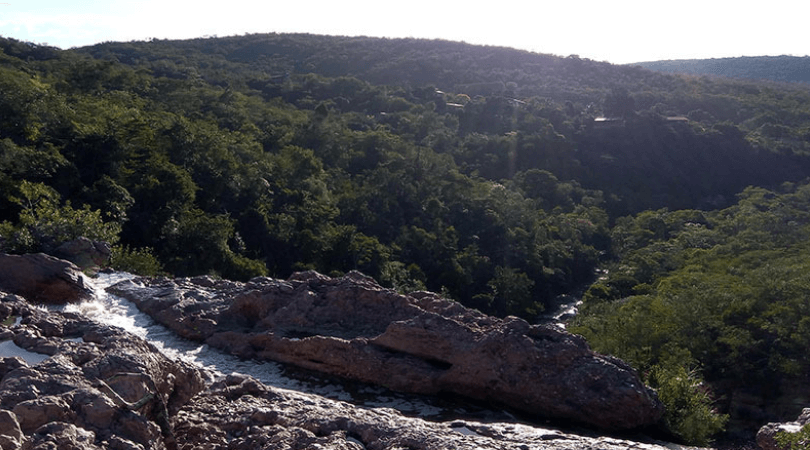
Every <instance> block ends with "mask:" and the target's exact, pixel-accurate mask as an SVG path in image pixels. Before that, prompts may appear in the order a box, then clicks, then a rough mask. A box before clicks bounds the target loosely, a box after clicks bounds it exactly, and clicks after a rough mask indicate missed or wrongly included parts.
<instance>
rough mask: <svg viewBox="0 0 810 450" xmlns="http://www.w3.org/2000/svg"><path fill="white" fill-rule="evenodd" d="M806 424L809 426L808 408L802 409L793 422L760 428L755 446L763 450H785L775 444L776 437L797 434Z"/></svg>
mask: <svg viewBox="0 0 810 450" xmlns="http://www.w3.org/2000/svg"><path fill="white" fill-rule="evenodd" d="M808 424H810V408H804V409H803V410H802V413H801V414H800V415H799V417H798V418H797V419H796V421H795V422H787V423H769V424H767V425H765V426H763V427H762V428H760V429H759V432H758V433H757V445H759V446H760V448H762V449H763V450H786V449H785V448H784V447H781V446H780V445H779V444H778V443H777V441H776V435H777V434H778V433H798V432H799V431H801V429H802V427H804V426H805V425H808ZM805 445H806V444H805Z"/></svg>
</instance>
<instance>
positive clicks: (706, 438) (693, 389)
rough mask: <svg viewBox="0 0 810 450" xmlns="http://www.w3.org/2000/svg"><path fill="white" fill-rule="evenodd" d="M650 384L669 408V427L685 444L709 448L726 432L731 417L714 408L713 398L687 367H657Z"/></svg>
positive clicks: (665, 418)
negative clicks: (725, 428) (719, 412)
mask: <svg viewBox="0 0 810 450" xmlns="http://www.w3.org/2000/svg"><path fill="white" fill-rule="evenodd" d="M648 382H649V383H650V385H651V386H653V387H654V388H655V389H656V391H657V392H658V398H659V399H660V400H661V402H662V403H663V404H664V407H665V408H666V410H665V411H666V412H665V416H664V422H665V424H666V426H667V428H668V429H669V430H670V431H671V432H672V433H673V434H674V435H675V436H677V437H679V438H680V439H682V440H683V442H686V443H689V444H690V445H697V446H708V445H709V444H710V443H711V437H712V436H714V435H716V434H717V433H718V432H720V431H722V430H723V427H724V426H725V423H726V421H727V420H728V416H726V415H721V414H717V412H716V411H714V410H713V409H712V407H713V401H712V398H711V397H710V396H709V394H708V393H707V391H706V388H705V386H703V385H702V381H701V380H700V378H699V377H698V376H697V374H695V373H694V372H690V371H687V370H686V369H685V368H684V367H683V366H676V367H661V366H654V367H653V368H652V369H651V371H650V379H649V380H648Z"/></svg>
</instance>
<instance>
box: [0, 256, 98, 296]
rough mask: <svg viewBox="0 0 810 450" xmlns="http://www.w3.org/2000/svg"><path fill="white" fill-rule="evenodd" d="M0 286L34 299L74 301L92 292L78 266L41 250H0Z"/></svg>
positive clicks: (5, 289)
mask: <svg viewBox="0 0 810 450" xmlns="http://www.w3.org/2000/svg"><path fill="white" fill-rule="evenodd" d="M0 289H3V290H4V291H6V292H10V293H12V294H17V295H21V296H23V297H25V298H27V299H28V300H30V301H32V302H37V303H67V302H75V301H80V300H84V299H88V298H90V297H91V296H92V295H93V291H92V290H91V289H90V288H89V287H88V286H87V285H85V283H84V278H83V275H82V272H81V269H79V268H78V267H76V266H75V265H73V264H72V263H71V262H69V261H64V260H61V259H58V258H55V257H53V256H48V255H46V254H44V253H37V254H28V255H6V254H0Z"/></svg>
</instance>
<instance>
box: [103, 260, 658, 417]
mask: <svg viewBox="0 0 810 450" xmlns="http://www.w3.org/2000/svg"><path fill="white" fill-rule="evenodd" d="M111 291H112V292H114V293H116V294H118V295H122V296H124V297H126V298H128V299H130V300H132V301H133V302H135V303H136V304H137V305H138V307H139V308H140V309H141V310H142V311H144V312H146V313H148V314H150V315H151V316H152V317H154V318H155V319H156V320H157V321H159V322H161V323H163V324H164V325H166V326H167V327H169V328H171V329H173V330H174V331H176V332H177V333H178V334H180V335H181V336H184V337H187V338H191V339H197V340H200V341H204V342H206V343H207V344H208V345H210V346H212V347H216V348H220V349H224V350H226V351H228V352H230V353H232V354H235V355H238V356H240V357H244V358H259V359H272V360H275V361H281V362H285V363H291V364H294V365H297V366H300V367H304V368H307V369H312V370H317V371H320V372H323V373H327V374H332V375H338V376H341V377H346V378H350V379H355V380H360V381H363V382H368V383H375V384H380V385H383V386H386V387H389V388H391V389H394V390H398V391H404V392H414V393H420V394H437V393H441V392H450V393H454V394H458V395H463V396H467V397H472V398H474V399H479V400H485V401H488V402H494V403H497V404H502V405H506V406H508V407H511V408H514V409H517V410H520V411H524V412H528V413H530V414H534V415H537V416H541V417H551V418H557V419H565V420H573V421H577V422H582V423H586V424H590V425H594V426H597V427H600V428H604V429H630V428H635V427H639V426H644V425H648V424H652V423H655V422H656V421H657V420H658V419H659V418H660V416H661V413H662V406H661V404H660V402H659V401H658V400H657V397H656V395H655V393H654V392H653V391H651V390H650V389H648V388H647V387H646V386H644V384H643V383H642V382H641V380H640V379H639V377H638V376H637V374H636V373H635V372H634V371H633V370H632V369H631V368H630V367H629V366H628V365H627V364H625V363H623V362H622V361H619V360H617V359H615V358H611V357H606V356H602V355H598V354H596V353H594V352H592V351H591V350H590V349H589V348H588V346H587V344H586V343H585V341H584V340H583V339H582V338H581V337H578V336H574V335H571V334H568V333H565V332H563V331H560V330H558V329H556V328H550V327H543V326H532V325H529V324H528V323H527V322H526V321H524V320H522V319H518V318H514V317H510V318H507V319H497V318H494V317H489V316H486V315H483V314H481V313H479V312H477V311H475V310H471V309H467V308H464V307H463V306H461V305H460V304H458V303H455V302H452V301H449V300H446V299H442V298H440V297H439V296H437V295H435V294H430V293H424V292H422V293H416V294H414V295H411V296H405V295H400V294H397V293H396V292H394V291H391V290H387V289H383V288H382V287H380V286H379V285H378V284H377V283H376V282H374V280H372V279H371V278H368V277H365V276H363V275H362V274H359V273H357V272H354V273H350V274H348V275H347V276H345V277H342V278H329V277H326V276H323V275H320V274H317V273H314V272H304V273H298V274H295V275H294V276H293V277H291V278H290V279H289V280H287V281H282V280H274V279H270V278H256V279H253V280H251V281H250V282H249V283H246V284H242V283H234V282H220V281H216V280H212V279H210V278H205V277H200V278H193V279H177V280H169V279H143V278H141V279H135V280H130V281H127V282H123V283H120V284H118V285H116V286H114V287H113V288H111Z"/></svg>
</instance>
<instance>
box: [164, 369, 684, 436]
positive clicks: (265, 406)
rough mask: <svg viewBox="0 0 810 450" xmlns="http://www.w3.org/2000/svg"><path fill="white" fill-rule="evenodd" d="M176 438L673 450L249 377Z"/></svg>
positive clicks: (181, 418)
mask: <svg viewBox="0 0 810 450" xmlns="http://www.w3.org/2000/svg"><path fill="white" fill-rule="evenodd" d="M174 430H175V435H176V439H177V446H178V448H180V449H187V450H192V449H197V448H211V449H220V448H222V449H225V448H227V449H229V450H252V449H257V448H268V449H271V448H279V449H291V450H299V449H300V450H304V449H313V448H321V449H345V450H349V449H351V450H362V449H368V450H383V449H411V450H446V449H456V450H473V449H476V450H527V449H537V450H563V449H570V450H574V449H586V448H593V449H596V448H598V449H603V450H619V449H631V448H633V449H644V450H665V449H667V447H664V446H662V445H657V444H653V443H640V442H631V441H626V440H621V439H613V438H608V437H583V436H576V435H572V434H565V433H562V432H560V431H557V430H551V429H544V428H539V427H532V426H527V425H521V424H511V423H510V424H506V423H487V424H483V423H478V422H472V421H462V420H457V421H453V422H428V421H425V420H421V419H416V418H408V417H403V416H402V415H400V414H399V413H397V412H396V411H394V410H391V409H387V408H382V409H364V408H356V407H354V406H352V405H349V404H347V403H343V402H338V401H333V400H328V399H324V398H320V397H314V396H309V395H304V394H299V393H296V392H290V391H282V390H278V389H273V388H270V387H267V386H264V385H262V384H261V383H259V382H258V381H256V380H255V379H252V378H250V377H246V376H243V375H231V376H228V377H227V378H225V379H224V380H221V381H218V382H216V383H214V384H213V385H211V387H210V389H208V390H206V391H205V392H203V393H201V394H200V395H198V396H196V397H195V398H194V399H193V400H192V401H191V402H189V403H188V404H187V406H186V407H184V408H183V409H182V410H180V412H179V413H178V414H177V416H176V418H175V420H174ZM670 445H671V444H670ZM671 448H679V447H678V446H671Z"/></svg>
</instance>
